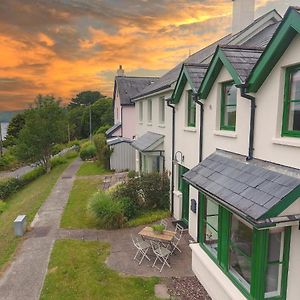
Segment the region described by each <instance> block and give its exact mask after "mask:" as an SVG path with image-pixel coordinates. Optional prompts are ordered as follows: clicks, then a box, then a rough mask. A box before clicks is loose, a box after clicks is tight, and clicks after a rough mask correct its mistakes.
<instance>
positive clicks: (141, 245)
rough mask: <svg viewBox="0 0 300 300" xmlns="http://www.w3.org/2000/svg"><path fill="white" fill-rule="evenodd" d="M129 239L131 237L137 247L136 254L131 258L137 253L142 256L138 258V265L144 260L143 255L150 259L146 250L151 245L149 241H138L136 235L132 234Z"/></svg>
mask: <svg viewBox="0 0 300 300" xmlns="http://www.w3.org/2000/svg"><path fill="white" fill-rule="evenodd" d="M131 239H132V242H133V245H134V246H135V247H136V249H137V251H136V254H135V256H134V258H133V260H136V259H137V257H138V255H139V254H140V255H141V256H142V257H141V259H140V260H138V262H139V265H140V264H141V263H142V261H143V260H144V258H145V257H146V258H147V259H148V260H149V261H150V258H149V257H148V255H147V252H148V250H149V249H150V247H151V245H150V244H149V242H147V241H139V239H138V238H137V237H133V235H131Z"/></svg>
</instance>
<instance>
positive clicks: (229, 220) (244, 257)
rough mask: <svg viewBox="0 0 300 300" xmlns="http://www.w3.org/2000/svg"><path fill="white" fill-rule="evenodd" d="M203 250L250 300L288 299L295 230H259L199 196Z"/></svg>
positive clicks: (200, 237)
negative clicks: (289, 262) (293, 233)
mask: <svg viewBox="0 0 300 300" xmlns="http://www.w3.org/2000/svg"><path fill="white" fill-rule="evenodd" d="M199 197H200V198H199V210H198V212H199V220H198V224H199V227H198V236H199V244H200V246H201V248H202V249H203V250H204V251H205V252H206V253H207V254H208V255H209V256H210V257H211V259H212V260H213V261H214V262H215V263H216V264H217V265H218V266H219V267H220V269H221V270H222V271H223V272H224V274H225V275H226V276H227V277H228V278H229V279H230V280H231V281H232V283H233V284H234V285H235V286H236V287H237V288H238V289H239V290H240V291H241V292H242V294H243V295H244V296H245V297H246V298H247V299H267V300H271V299H272V300H274V299H286V290H287V277H288V265H289V264H288V261H289V251H290V250H289V245H290V237H291V227H285V228H276V229H270V230H268V229H260V230H258V229H256V228H255V227H251V225H250V224H249V225H247V224H248V223H247V222H246V221H243V220H242V219H241V218H240V217H238V216H237V215H235V214H233V213H231V212H230V211H229V210H228V209H227V208H225V207H223V206H221V205H219V204H218V203H217V202H216V201H215V200H214V199H212V198H211V197H209V196H208V195H206V194H204V193H202V192H200V194H199Z"/></svg>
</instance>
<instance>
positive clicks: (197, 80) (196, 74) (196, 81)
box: [184, 63, 208, 91]
mask: <svg viewBox="0 0 300 300" xmlns="http://www.w3.org/2000/svg"><path fill="white" fill-rule="evenodd" d="M184 66H185V69H186V71H187V72H188V74H189V76H190V79H191V81H192V83H193V85H194V88H195V89H196V91H198V89H199V87H200V84H201V82H202V80H203V78H204V75H205V73H206V71H207V68H208V65H205V64H191V63H186V64H184Z"/></svg>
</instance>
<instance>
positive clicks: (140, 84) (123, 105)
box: [106, 66, 158, 140]
mask: <svg viewBox="0 0 300 300" xmlns="http://www.w3.org/2000/svg"><path fill="white" fill-rule="evenodd" d="M157 79H158V78H156V77H136V76H125V74H124V70H123V69H122V66H120V68H119V70H118V71H117V76H116V77H115V84H114V94H113V105H114V126H112V127H111V128H110V129H108V130H107V131H106V136H107V137H108V138H110V137H123V138H127V139H130V140H132V139H133V138H134V137H135V135H136V116H135V111H134V103H133V102H131V99H132V98H133V97H135V96H136V95H138V94H139V93H140V92H142V90H143V89H144V88H145V87H147V86H149V85H150V84H152V83H154V82H155V81H156V80H157Z"/></svg>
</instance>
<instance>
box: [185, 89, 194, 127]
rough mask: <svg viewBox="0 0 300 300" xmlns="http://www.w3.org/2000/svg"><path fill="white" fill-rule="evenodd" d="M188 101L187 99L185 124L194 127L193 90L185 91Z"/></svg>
mask: <svg viewBox="0 0 300 300" xmlns="http://www.w3.org/2000/svg"><path fill="white" fill-rule="evenodd" d="M187 96H188V101H187V104H188V105H187V126H188V127H195V126H196V103H195V101H193V92H192V90H189V91H188V92H187Z"/></svg>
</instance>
